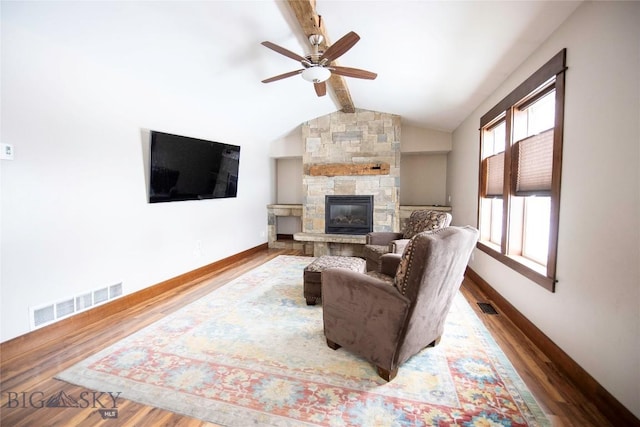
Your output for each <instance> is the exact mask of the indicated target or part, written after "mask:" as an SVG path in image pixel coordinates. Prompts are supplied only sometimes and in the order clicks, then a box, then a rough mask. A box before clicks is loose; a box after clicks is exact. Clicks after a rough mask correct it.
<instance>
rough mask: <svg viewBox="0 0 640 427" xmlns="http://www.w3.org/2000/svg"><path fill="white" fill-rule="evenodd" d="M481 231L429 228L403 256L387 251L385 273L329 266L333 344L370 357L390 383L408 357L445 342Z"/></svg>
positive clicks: (325, 296)
mask: <svg viewBox="0 0 640 427" xmlns="http://www.w3.org/2000/svg"><path fill="white" fill-rule="evenodd" d="M478 234H479V233H478V231H477V230H476V229H475V228H473V227H446V228H443V229H440V230H436V231H427V232H422V233H419V234H417V235H415V236H414V237H413V238H411V240H410V241H409V243H408V244H407V247H406V250H405V251H404V253H403V254H402V255H398V254H385V255H383V256H382V257H381V258H382V263H381V264H382V271H381V272H377V271H371V272H367V273H358V272H354V271H351V270H347V269H341V268H330V269H327V270H325V271H323V273H322V311H323V322H324V335H325V337H326V339H327V345H328V346H329V347H331V348H332V349H334V350H337V349H338V348H340V347H344V348H345V349H347V350H349V351H350V352H352V353H355V354H357V355H359V356H361V357H363V358H365V359H367V360H368V361H369V362H371V363H373V364H374V365H375V366H376V368H377V372H378V374H379V375H380V376H381V377H382V378H384V379H385V380H387V381H391V380H392V379H393V378H394V377H395V376H396V374H397V372H398V367H399V366H400V365H402V363H404V362H405V361H407V360H408V359H409V358H410V357H411V356H413V355H415V354H416V353H418V352H419V351H421V350H423V349H424V348H425V347H428V346H434V345H436V344H438V342H439V341H440V337H441V336H442V333H443V331H444V323H445V318H446V317H447V314H448V313H449V309H450V307H451V304H452V302H453V298H454V296H455V294H456V292H457V291H458V289H459V288H460V285H461V283H462V279H463V275H464V272H465V268H466V266H467V263H468V261H469V257H470V255H471V251H472V250H473V248H474V247H475V244H476V241H477V239H478Z"/></svg>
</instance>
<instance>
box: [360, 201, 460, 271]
mask: <svg viewBox="0 0 640 427" xmlns="http://www.w3.org/2000/svg"><path fill="white" fill-rule="evenodd" d="M449 224H451V214H450V213H448V212H441V211H432V210H417V211H413V212H411V215H410V216H409V219H408V220H407V225H406V226H405V228H404V231H403V232H401V233H396V232H391V231H374V232H371V233H369V234H367V236H366V237H367V240H366V244H365V246H364V250H363V256H364V258H365V260H366V261H367V271H380V258H381V257H382V255H384V254H386V253H396V254H402V251H403V250H404V248H405V246H406V245H407V243H408V242H409V239H411V238H412V237H413V236H415V235H416V234H418V233H420V232H423V231H429V230H438V229H440V228H444V227H448V226H449Z"/></svg>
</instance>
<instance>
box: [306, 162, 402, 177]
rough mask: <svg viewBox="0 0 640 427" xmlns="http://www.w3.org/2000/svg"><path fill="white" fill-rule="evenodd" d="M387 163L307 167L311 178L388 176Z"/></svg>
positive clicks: (328, 164)
mask: <svg viewBox="0 0 640 427" xmlns="http://www.w3.org/2000/svg"><path fill="white" fill-rule="evenodd" d="M389 169H390V167H389V163H382V162H381V163H326V164H320V165H311V166H309V171H308V175H311V176H354V175H389Z"/></svg>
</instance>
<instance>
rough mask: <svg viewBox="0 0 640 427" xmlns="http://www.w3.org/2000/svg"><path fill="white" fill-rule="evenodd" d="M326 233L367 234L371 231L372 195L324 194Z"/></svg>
mask: <svg viewBox="0 0 640 427" xmlns="http://www.w3.org/2000/svg"><path fill="white" fill-rule="evenodd" d="M324 208H325V221H324V224H325V225H324V229H325V233H327V234H367V233H369V232H370V231H373V196H325V207H324Z"/></svg>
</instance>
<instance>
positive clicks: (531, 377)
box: [0, 249, 612, 427]
mask: <svg viewBox="0 0 640 427" xmlns="http://www.w3.org/2000/svg"><path fill="white" fill-rule="evenodd" d="M281 254H296V255H299V253H297V252H293V251H285V250H271V249H269V250H262V251H259V252H256V253H252V254H250V255H248V256H247V257H246V258H244V259H242V260H241V261H238V262H235V263H233V264H230V265H228V266H225V267H223V268H222V269H221V270H219V271H216V272H215V273H212V274H209V275H207V276H205V277H202V278H200V279H197V280H193V281H191V282H188V283H185V284H183V285H181V286H179V287H176V288H174V289H173V290H171V291H169V292H166V293H164V294H162V295H159V296H157V297H154V298H152V299H150V300H148V301H145V302H141V303H139V304H136V305H133V306H131V307H128V308H126V309H124V310H122V311H121V312H119V313H117V314H114V315H111V316H109V317H106V318H103V319H100V320H97V321H95V322H92V323H90V324H86V325H78V327H77V329H76V330H75V331H74V332H72V333H69V334H67V335H66V337H65V338H64V339H61V340H57V341H55V342H52V343H48V344H45V345H43V346H41V347H38V348H35V349H32V350H29V351H26V352H24V353H22V354H17V355H16V356H15V357H13V356H12V357H10V358H5V356H4V355H3V354H0V357H1V358H2V360H1V363H0V380H1V381H2V383H1V385H0V390H1V392H2V400H1V403H2V407H1V408H0V425H2V426H36V425H37V426H110V427H111V426H147V425H148V426H151V425H153V426H214V425H215V424H211V423H206V422H203V421H200V420H197V419H194V418H190V417H186V416H182V415H178V414H174V413H171V412H168V411H164V410H161V409H157V408H154V407H150V406H145V405H141V404H138V403H135V402H131V401H126V400H124V399H118V400H117V418H109V415H110V414H109V411H108V410H109V409H110V408H112V407H113V405H112V404H110V402H111V400H110V397H109V396H108V395H100V394H96V395H92V394H91V393H90V392H89V391H88V390H87V389H85V388H82V387H77V386H73V385H70V384H68V383H65V382H63V381H58V380H55V379H54V376H55V375H56V374H57V373H58V372H60V371H62V370H63V369H66V368H67V367H69V366H71V365H73V364H74V363H77V362H79V361H80V360H82V359H84V358H86V357H88V356H90V355H91V354H94V353H95V352H97V351H99V350H101V349H102V348H104V347H106V346H108V345H110V344H112V343H114V342H116V341H118V340H120V339H122V338H124V337H125V336H127V335H129V334H131V333H133V332H135V331H137V330H139V329H141V328H143V327H145V326H147V325H149V324H151V323H153V322H154V321H156V320H158V319H160V318H162V317H164V316H166V315H167V314H169V313H171V312H173V311H175V310H177V309H179V308H180V307H182V306H185V305H187V304H189V303H190V302H192V301H195V300H197V299H198V298H200V297H202V296H203V295H206V294H207V293H209V292H211V291H212V290H214V289H216V288H218V287H220V286H222V285H224V284H225V283H227V282H228V281H230V280H232V279H234V278H235V277H237V276H239V275H241V274H243V273H245V272H247V271H249V270H251V269H253V268H255V267H257V266H258V265H260V264H262V263H264V262H266V261H268V260H270V259H272V258H274V257H276V256H277V255H281ZM462 293H463V295H464V296H465V297H466V298H467V300H468V301H469V303H470V305H471V306H472V307H473V308H474V310H475V311H476V313H477V314H478V316H479V317H480V318H481V320H482V321H483V322H484V324H485V325H486V326H487V328H488V329H489V331H490V332H491V334H492V335H493V336H494V338H495V339H496V341H497V342H498V344H499V345H500V347H501V348H502V349H503V351H504V352H505V354H506V355H507V356H508V357H509V359H510V360H511V362H512V364H513V365H514V366H515V368H516V369H517V371H518V372H519V374H520V376H521V377H522V378H523V380H524V381H525V382H526V384H527V386H528V387H529V388H530V390H531V391H532V393H533V394H534V396H535V397H536V399H537V401H538V403H539V404H540V405H541V407H542V408H543V410H544V411H545V413H547V414H548V415H549V417H550V418H551V419H552V421H553V424H554V425H557V426H608V425H612V424H611V423H610V422H609V421H608V420H607V419H606V418H605V417H604V416H603V415H602V414H601V413H600V412H599V411H598V410H597V409H596V408H595V406H594V405H593V404H592V403H591V402H590V401H589V398H588V397H587V396H585V395H584V394H583V393H582V391H581V390H579V389H578V388H577V387H575V386H573V385H572V384H571V383H570V382H569V381H568V380H567V379H566V378H565V377H564V376H563V375H562V374H561V373H560V372H559V371H558V370H557V369H556V368H555V367H554V365H553V363H551V361H550V360H549V359H548V358H547V357H546V356H545V355H544V354H543V353H542V352H541V351H540V350H539V349H538V348H537V347H536V345H535V344H534V343H532V342H531V341H530V340H528V339H527V337H526V336H525V335H524V334H523V333H522V332H521V331H520V330H519V329H518V328H517V327H516V326H515V325H514V324H513V323H512V322H511V321H510V320H509V319H508V318H507V317H506V316H504V315H503V314H498V315H487V314H484V313H482V311H481V310H480V309H479V307H478V305H477V304H476V302H487V301H488V302H490V301H489V300H488V298H487V296H486V295H485V294H484V293H483V292H482V291H481V290H480V288H479V287H478V286H477V285H476V284H475V283H474V282H472V281H471V280H469V279H468V278H467V279H465V281H464V283H463V287H462ZM1 349H2V347H0V350H1ZM8 354H9V355H12V354H14V353H13V352H9V353H8ZM61 391H62V392H64V393H66V394H67V395H70V396H80V394H81V393H83V392H85V393H86V394H85V397H86V399H85V400H83V401H82V402H81V403H82V405H84V406H86V407H84V408H47V407H43V406H44V405H45V403H44V402H43V397H49V396H52V395H55V394H57V393H59V392H61ZM99 410H102V413H101V411H99Z"/></svg>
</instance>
